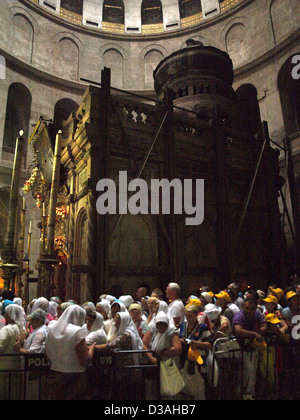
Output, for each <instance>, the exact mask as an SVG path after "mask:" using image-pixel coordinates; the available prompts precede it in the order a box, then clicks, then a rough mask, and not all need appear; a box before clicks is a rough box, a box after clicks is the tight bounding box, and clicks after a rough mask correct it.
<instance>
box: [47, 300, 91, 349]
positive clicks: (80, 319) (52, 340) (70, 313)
mask: <svg viewBox="0 0 300 420" xmlns="http://www.w3.org/2000/svg"><path fill="white" fill-rule="evenodd" d="M85 318H86V311H85V310H84V309H83V308H81V307H80V306H79V305H71V306H69V307H68V308H67V309H66V310H65V311H64V312H63V314H62V316H61V317H60V318H59V319H58V321H57V322H55V323H53V324H52V323H51V326H50V327H49V333H48V337H47V345H49V344H53V345H56V346H59V341H60V340H65V339H69V338H71V337H72V336H73V335H74V334H76V333H77V332H78V331H79V330H82V331H84V330H83V329H82V327H83V325H84V323H85ZM86 334H87V331H85V335H86ZM85 335H84V334H79V337H78V343H79V342H80V341H81V340H82V339H83V338H85ZM78 343H77V344H78Z"/></svg>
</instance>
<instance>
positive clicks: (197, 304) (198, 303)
mask: <svg viewBox="0 0 300 420" xmlns="http://www.w3.org/2000/svg"><path fill="white" fill-rule="evenodd" d="M191 305H195V306H201V301H200V300H199V299H191V300H190V301H189V303H188V304H187V305H186V308H187V307H188V306H191Z"/></svg>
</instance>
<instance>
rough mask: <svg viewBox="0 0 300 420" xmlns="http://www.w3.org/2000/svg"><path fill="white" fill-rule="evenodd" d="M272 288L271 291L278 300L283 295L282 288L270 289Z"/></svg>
mask: <svg viewBox="0 0 300 420" xmlns="http://www.w3.org/2000/svg"><path fill="white" fill-rule="evenodd" d="M270 290H272V292H273V293H275V295H276V297H277V298H278V300H279V299H280V298H281V297H282V296H283V295H284V291H283V290H282V289H279V288H278V289H272V288H271V289H270Z"/></svg>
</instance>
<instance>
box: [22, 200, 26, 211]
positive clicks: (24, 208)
mask: <svg viewBox="0 0 300 420" xmlns="http://www.w3.org/2000/svg"><path fill="white" fill-rule="evenodd" d="M23 210H26V204H25V197H23Z"/></svg>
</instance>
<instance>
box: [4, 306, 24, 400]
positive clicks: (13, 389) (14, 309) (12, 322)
mask: <svg viewBox="0 0 300 420" xmlns="http://www.w3.org/2000/svg"><path fill="white" fill-rule="evenodd" d="M4 317H5V320H6V326H5V327H3V328H2V329H1V331H0V353H1V354H3V355H5V354H8V355H9V354H14V353H16V352H15V350H14V345H15V344H16V341H17V339H18V338H19V337H21V336H22V335H23V334H24V332H25V330H24V325H25V317H24V311H23V308H21V307H20V306H19V305H16V304H11V305H9V306H7V307H6V308H5V313H4ZM18 368H20V361H19V359H18V358H17V357H14V356H5V357H1V365H0V372H1V370H13V369H18ZM20 381H21V378H20V376H19V375H18V374H17V373H14V374H13V375H12V376H11V386H10V387H9V373H1V374H0V400H7V399H9V397H10V399H19V398H20V395H19V392H20V385H21V382H20ZM9 388H10V395H8V393H9Z"/></svg>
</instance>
